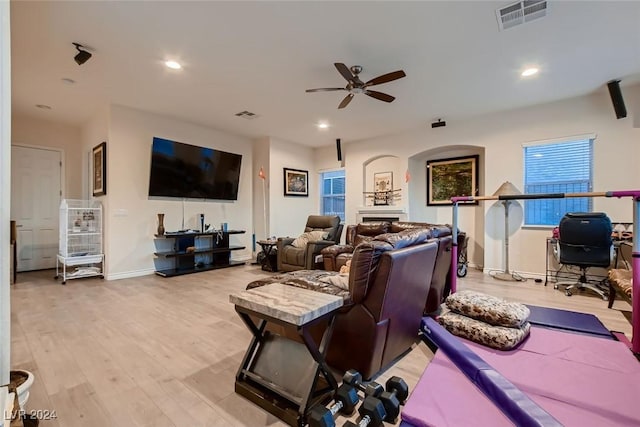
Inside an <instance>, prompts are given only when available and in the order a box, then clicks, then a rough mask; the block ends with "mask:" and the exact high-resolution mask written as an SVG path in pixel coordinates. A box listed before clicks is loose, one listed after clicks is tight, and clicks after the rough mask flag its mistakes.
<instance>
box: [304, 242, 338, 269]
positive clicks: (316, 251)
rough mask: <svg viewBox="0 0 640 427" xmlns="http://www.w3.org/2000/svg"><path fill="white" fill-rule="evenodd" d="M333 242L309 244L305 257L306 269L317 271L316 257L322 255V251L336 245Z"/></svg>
mask: <svg viewBox="0 0 640 427" xmlns="http://www.w3.org/2000/svg"><path fill="white" fill-rule="evenodd" d="M335 244H336V242H334V241H333V240H317V241H315V242H309V243H307V251H306V254H305V257H304V263H305V269H307V270H315V259H316V255H320V251H322V250H323V249H324V248H328V247H329V246H333V245H335Z"/></svg>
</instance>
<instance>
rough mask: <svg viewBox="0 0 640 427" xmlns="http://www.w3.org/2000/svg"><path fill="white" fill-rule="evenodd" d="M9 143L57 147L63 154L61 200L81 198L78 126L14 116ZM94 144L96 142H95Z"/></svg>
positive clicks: (81, 181) (80, 136) (81, 176)
mask: <svg viewBox="0 0 640 427" xmlns="http://www.w3.org/2000/svg"><path fill="white" fill-rule="evenodd" d="M11 127H12V132H11V143H12V144H20V145H32V146H37V147H50V148H59V149H61V150H63V152H64V166H65V170H64V176H65V184H64V192H65V194H64V197H65V198H67V199H82V198H83V197H84V194H83V192H82V186H83V173H82V165H83V148H82V133H81V129H80V127H76V126H71V125H67V124H62V123H56V122H50V121H46V120H42V119H39V118H35V117H31V116H25V115H23V114H13V116H12V118H11ZM96 144H97V143H96Z"/></svg>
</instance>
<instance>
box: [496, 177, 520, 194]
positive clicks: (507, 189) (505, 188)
mask: <svg viewBox="0 0 640 427" xmlns="http://www.w3.org/2000/svg"><path fill="white" fill-rule="evenodd" d="M520 194H522V193H521V192H520V190H518V189H517V188H516V186H515V185H513V184H512V183H510V182H509V181H505V182H503V183H502V185H501V186H500V188H498V189H497V190H496V192H495V193H493V195H494V196H517V195H520Z"/></svg>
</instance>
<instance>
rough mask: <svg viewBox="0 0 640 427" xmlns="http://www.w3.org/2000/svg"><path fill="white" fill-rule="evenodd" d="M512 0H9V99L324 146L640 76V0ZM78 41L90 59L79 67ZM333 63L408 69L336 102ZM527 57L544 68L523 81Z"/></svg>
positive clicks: (66, 116)
mask: <svg viewBox="0 0 640 427" xmlns="http://www.w3.org/2000/svg"><path fill="white" fill-rule="evenodd" d="M509 3H510V2H509V1H505V2H502V1H498V2H496V1H472V2H461V1H447V2H433V1H428V2H415V1H414V2H400V1H386V2H365V1H355V2H345V1H340V2H333V1H331V2H329V1H324V2H311V1H300V2H264V1H263V2H244V1H235V2H214V1H209V2H202V1H200V2H184V1H171V2H150V1H139V2H138V1H137V2H125V1H110V2H108V1H86V2H60V1H49V2H23V1H20V2H18V1H12V2H11V27H12V28H11V34H12V78H13V84H12V92H13V93H12V103H13V109H14V111H16V112H19V113H24V114H29V115H33V116H38V117H42V118H49V119H51V120H57V121H63V122H66V123H72V124H76V125H81V124H82V123H84V122H85V121H86V120H88V119H89V118H90V117H91V116H92V115H93V114H95V112H96V111H98V109H99V108H100V107H102V106H104V105H105V104H106V103H115V104H121V105H126V106H130V107H134V108H139V109H142V110H147V111H151V112H154V113H159V114H165V115H169V116H173V117H176V118H180V119H183V120H186V121H189V122H194V123H199V124H202V125H205V126H209V127H213V128H217V129H220V130H224V131H228V132H231V133H235V134H240V135H246V136H249V137H260V136H272V137H276V138H279V139H282V140H287V141H292V142H297V143H301V144H307V145H309V146H323V145H329V144H332V142H333V141H334V140H335V139H336V138H341V139H342V140H343V142H346V143H348V142H349V141H356V140H362V139H367V138H371V137H375V136H379V135H388V134H394V133H398V132H401V131H403V130H407V129H414V128H418V127H429V124H430V123H431V122H432V121H434V120H435V119H437V118H439V117H442V118H443V119H445V120H446V121H447V123H448V124H449V125H453V124H455V123H456V122H460V121H462V120H464V119H466V118H469V117H471V116H477V115H481V114H485V113H489V112H496V111H501V110H508V109H513V108H518V107H523V106H528V105H534V104H540V103H545V102H549V101H554V100H558V99H563V98H569V97H574V96H579V95H583V94H587V93H591V92H593V91H596V90H606V89H605V83H606V82H607V81H608V80H611V79H614V78H620V79H622V80H623V85H624V84H628V83H630V82H637V81H639V80H640V79H639V76H640V2H638V1H632V2H612V1H599V2H582V1H581V2H576V1H550V2H549V5H548V15H547V17H545V18H542V19H538V20H535V21H532V22H530V23H527V24H524V25H521V26H518V27H515V28H512V29H509V30H506V31H499V30H498V25H497V19H496V14H495V9H496V8H499V7H502V6H505V5H507V4H509ZM72 42H79V43H81V44H84V45H86V46H88V47H90V48H91V51H92V53H93V58H91V59H90V60H89V61H88V62H87V63H85V64H84V65H82V66H78V65H77V64H76V63H75V62H74V60H73V57H74V55H75V54H76V51H75V48H74V47H73V46H72V44H71V43H72ZM168 58H172V59H177V60H179V61H181V62H182V63H183V66H184V68H183V69H182V70H180V71H172V70H169V69H167V68H165V67H164V65H163V61H164V60H166V59H168ZM334 62H344V63H345V64H347V66H351V65H361V66H362V67H363V68H364V70H363V71H362V73H361V78H362V80H363V81H367V80H369V79H371V78H373V77H376V76H378V75H380V74H384V73H387V72H391V71H395V70H398V69H402V70H404V71H405V72H406V74H407V77H405V78H402V79H400V80H396V81H394V82H390V83H387V84H384V85H379V86H375V87H374V88H372V89H375V90H378V91H381V92H386V93H389V94H391V95H393V96H395V97H396V100H395V101H394V102H392V103H385V102H381V101H378V100H376V99H373V98H370V97H368V96H366V95H362V94H360V95H356V97H355V98H354V99H353V101H352V102H351V104H350V105H349V106H348V107H347V108H345V109H343V110H338V109H337V106H338V104H339V103H340V101H341V100H342V98H343V97H344V96H345V95H346V92H319V93H305V89H308V88H317V87H342V86H345V85H346V81H345V80H344V79H343V78H342V77H341V76H340V74H338V72H337V71H336V69H335V68H334V66H333V63H334ZM528 64H535V65H537V66H538V67H539V68H540V73H539V75H537V76H535V77H533V78H530V79H526V80H525V79H523V78H521V77H520V71H521V70H522V69H523V68H524V67H525V66H526V65H528ZM62 78H70V79H73V80H75V81H76V83H75V84H73V85H69V84H65V83H63V82H62V80H61V79H62ZM36 104H47V105H50V106H51V107H52V109H51V110H41V109H37V108H36V107H35V105H36ZM243 110H248V111H251V112H253V113H256V114H257V115H259V116H260V117H258V118H256V119H254V120H246V119H242V118H238V117H236V116H235V113H238V112H240V111H243ZM612 114H613V112H612ZM321 120H326V121H328V122H329V123H330V126H331V127H330V128H329V129H328V130H325V131H320V130H318V129H317V128H316V127H315V124H316V123H318V122H319V121H321Z"/></svg>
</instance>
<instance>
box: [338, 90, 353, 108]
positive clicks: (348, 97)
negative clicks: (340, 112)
mask: <svg viewBox="0 0 640 427" xmlns="http://www.w3.org/2000/svg"><path fill="white" fill-rule="evenodd" d="M352 99H353V94H352V93H350V94H349V95H347V96H345V97H344V99H343V100H342V102H341V103H340V105H338V108H344V107H346V106H347V105H349V103H350V102H351V100H352Z"/></svg>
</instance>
